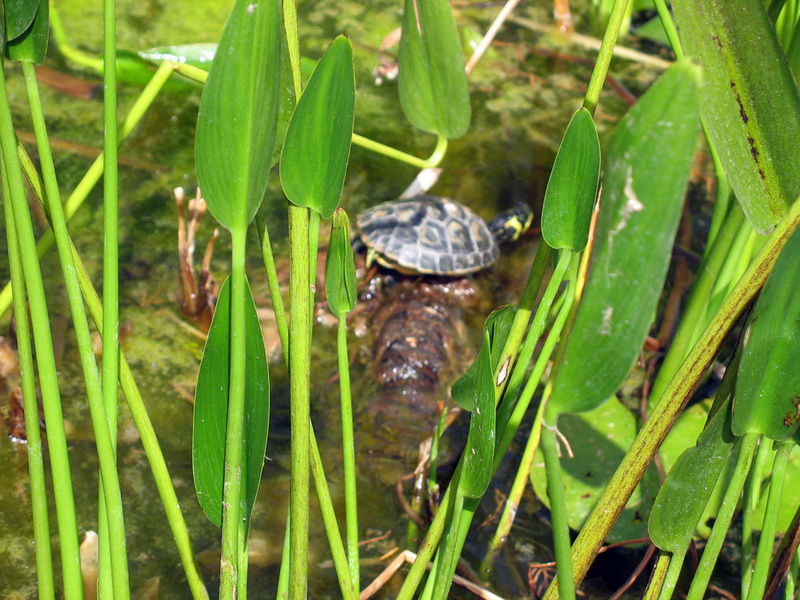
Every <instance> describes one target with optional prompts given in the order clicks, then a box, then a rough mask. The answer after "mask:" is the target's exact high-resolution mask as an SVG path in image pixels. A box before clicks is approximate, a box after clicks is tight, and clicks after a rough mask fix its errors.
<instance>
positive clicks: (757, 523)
mask: <svg viewBox="0 0 800 600" xmlns="http://www.w3.org/2000/svg"><path fill="white" fill-rule="evenodd" d="M768 496H769V494H762V495H761V500H760V502H759V503H758V506H757V507H756V510H755V513H754V514H753V528H754V529H761V525H762V523H763V522H764V514H765V513H766V509H767V499H768ZM798 506H800V446H795V447H794V448H793V449H792V453H791V455H790V456H789V464H787V465H786V473H785V475H784V477H783V494H782V495H781V507H780V510H779V511H778V524H777V531H778V533H784V532H786V530H787V529H788V528H789V526H790V525H791V523H792V519H793V517H794V515H795V513H796V512H797V507H798Z"/></svg>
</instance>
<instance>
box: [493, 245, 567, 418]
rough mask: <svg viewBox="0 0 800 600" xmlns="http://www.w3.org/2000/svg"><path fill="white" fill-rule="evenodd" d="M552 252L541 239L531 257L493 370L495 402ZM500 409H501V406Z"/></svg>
mask: <svg viewBox="0 0 800 600" xmlns="http://www.w3.org/2000/svg"><path fill="white" fill-rule="evenodd" d="M552 252H553V250H552V248H550V246H548V245H547V244H546V243H544V242H543V241H542V242H541V243H539V247H538V248H537V249H536V256H535V257H534V259H533V265H532V266H531V270H530V273H529V274H528V281H527V282H526V283H525V290H524V291H523V292H522V298H520V300H519V303H518V304H517V312H516V313H515V314H514V321H513V323H512V324H511V330H510V331H509V332H508V338H506V343H505V345H504V346H503V351H502V353H501V354H500V359H499V364H498V365H497V367H496V370H495V374H494V376H495V383H496V385H497V388H496V390H495V400H496V401H497V402H500V398H501V397H502V396H503V394H504V390H505V389H506V387H507V385H508V380H509V377H508V375H506V377H505V378H502V379H501V377H500V375H501V369H503V368H505V369H508V370H510V368H511V365H512V364H513V362H514V358H515V357H516V356H517V353H518V352H519V347H520V344H521V343H522V339H523V337H524V336H525V330H526V329H527V328H528V322H529V321H530V318H531V314H532V313H533V305H534V303H535V302H536V298H537V297H538V294H539V288H541V286H542V281H544V274H545V272H546V271H547V267H548V265H549V264H550V255H551V254H552ZM501 410H503V409H502V407H501ZM497 423H498V425H499V426H500V427H501V428H502V425H503V424H502V421H500V420H498V421H497ZM498 433H500V432H498Z"/></svg>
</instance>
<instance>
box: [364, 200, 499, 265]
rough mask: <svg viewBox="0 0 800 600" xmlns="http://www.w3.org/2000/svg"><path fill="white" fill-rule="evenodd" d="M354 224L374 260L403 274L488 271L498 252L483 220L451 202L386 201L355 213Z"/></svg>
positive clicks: (465, 208)
mask: <svg viewBox="0 0 800 600" xmlns="http://www.w3.org/2000/svg"><path fill="white" fill-rule="evenodd" d="M357 223H358V228H359V230H360V232H361V239H362V240H363V241H364V244H366V246H367V247H368V248H371V249H372V250H373V251H374V253H375V255H376V259H377V261H378V262H379V263H380V264H382V265H384V266H386V267H389V268H392V269H396V270H399V271H401V272H411V273H425V274H435V275H464V274H466V273H472V272H473V271H478V270H480V269H483V268H485V267H488V266H489V265H491V264H492V263H494V261H495V260H497V256H498V255H499V253H500V251H499V249H498V248H497V243H496V242H495V240H494V237H493V236H492V234H491V232H490V231H489V228H488V227H487V226H486V222H485V221H484V220H483V219H481V218H480V217H479V216H478V215H476V214H475V213H473V212H472V211H471V210H470V209H468V208H467V207H466V206H464V205H462V204H459V203H458V202H456V201H455V200H451V199H450V198H443V197H439V196H415V197H413V198H410V199H408V200H395V201H392V202H384V203H383V204H379V205H377V206H373V207H372V208H370V209H368V210H365V211H364V212H362V213H361V214H360V215H358V221H357Z"/></svg>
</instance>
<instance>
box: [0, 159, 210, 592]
mask: <svg viewBox="0 0 800 600" xmlns="http://www.w3.org/2000/svg"><path fill="white" fill-rule="evenodd" d="M18 148H19V147H18ZM22 152H23V154H22V156H24V157H25V159H26V160H27V162H28V163H30V158H28V155H27V153H24V149H23V150H22ZM29 176H30V184H31V188H32V189H33V190H35V191H36V190H38V192H37V196H36V199H37V201H38V202H39V204H40V206H41V208H42V210H43V211H44V212H45V213H46V214H47V213H48V212H49V211H47V210H46V208H45V206H44V203H43V201H42V197H41V189H42V184H41V182H40V181H39V179H38V174H37V173H36V171H35V170H34V169H31V170H30V171H29ZM6 197H8V196H7V195H6ZM47 233H49V234H52V230H48V231H47ZM40 241H41V240H40ZM70 250H71V253H72V261H73V264H74V265H75V270H76V272H77V275H78V282H79V284H80V288H81V293H82V294H83V300H84V302H85V303H86V306H87V307H88V309H89V314H90V315H91V317H92V321H93V322H94V324H95V327H97V330H98V332H99V334H100V336H101V337H102V335H103V307H102V303H101V301H100V297H99V296H98V294H97V292H96V291H95V289H94V286H93V285H92V282H91V280H90V279H89V275H88V274H87V272H86V268H85V267H84V265H83V262H82V261H81V257H80V255H79V254H78V251H77V250H76V249H75V246H74V244H72V242H71V241H70ZM120 385H121V387H122V391H123V392H124V393H125V397H126V399H127V401H128V408H129V409H130V411H131V416H132V417H133V421H134V423H135V425H136V429H137V430H138V431H139V438H140V439H141V442H142V447H143V448H144V451H145V453H146V454H147V459H148V462H149V463H150V470H151V471H152V473H153V478H154V479H155V483H156V488H157V489H158V493H159V496H160V498H161V504H162V505H163V507H164V511H165V512H166V515H167V520H168V522H169V525H170V528H171V530H172V535H173V537H174V539H175V544H176V546H177V547H178V553H179V554H180V557H181V561H182V562H183V568H184V571H185V573H186V578H187V580H188V583H189V588H190V590H191V592H192V597H193V598H194V599H195V600H202V599H204V598H208V593H207V592H206V589H205V586H204V585H203V582H202V580H201V578H200V574H199V573H198V571H197V566H196V565H195V563H194V554H193V552H192V542H191V539H190V538H189V532H188V530H187V528H186V521H185V520H184V518H183V514H182V513H181V510H180V504H179V502H178V498H177V496H176V495H175V488H174V487H173V485H172V479H171V478H170V475H169V471H168V469H167V463H166V461H165V460H164V455H163V453H162V452H161V448H160V446H159V445H158V438H157V437H156V433H155V430H154V429H153V424H152V422H151V421H150V417H149V416H148V414H147V409H146V408H145V406H144V401H143V400H142V395H141V393H140V392H139V389H138V387H137V386H136V380H135V379H134V377H133V373H132V372H131V369H130V366H129V365H128V363H127V361H126V360H125V356H124V355H123V354H121V353H120Z"/></svg>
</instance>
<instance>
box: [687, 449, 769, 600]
mask: <svg viewBox="0 0 800 600" xmlns="http://www.w3.org/2000/svg"><path fill="white" fill-rule="evenodd" d="M758 438H759V436H758V434H755V433H748V434H745V435H744V436H742V437H741V438H740V439H739V442H738V444H739V456H738V458H737V459H736V466H735V467H734V470H733V473H732V475H731V479H730V481H729V482H728V487H727V489H726V490H725V496H724V498H723V500H722V505H721V506H720V507H719V511H718V512H717V518H716V520H715V521H714V527H713V528H712V529H711V535H710V536H709V537H708V541H707V542H706V547H705V550H703V556H702V558H701V559H700V564H699V565H697V571H695V575H694V578H693V579H692V585H691V587H690V588H689V594H688V595H687V600H700V599H701V598H703V597H704V594H705V591H706V588H707V587H708V582H709V580H710V579H711V574H712V572H713V571H714V564H716V562H717V557H718V556H719V551H720V550H721V549H722V544H723V542H724V541H725V535H726V534H727V531H728V528H729V527H730V523H731V519H732V518H733V513H734V511H735V510H736V505H737V504H738V502H739V496H740V495H741V493H742V488H743V487H744V482H745V479H746V478H747V473H748V471H749V470H750V464H751V463H752V461H753V453H754V451H755V449H756V444H758Z"/></svg>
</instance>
